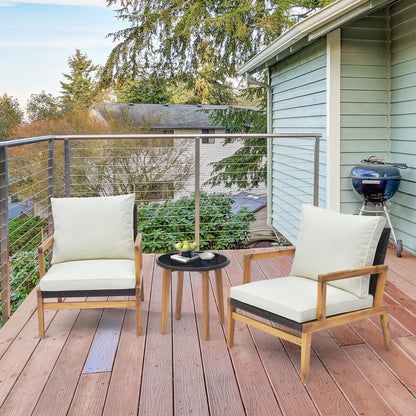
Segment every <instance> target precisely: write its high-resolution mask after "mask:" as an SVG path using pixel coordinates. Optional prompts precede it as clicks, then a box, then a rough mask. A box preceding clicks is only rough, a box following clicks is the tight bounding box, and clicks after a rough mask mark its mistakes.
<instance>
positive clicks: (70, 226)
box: [51, 194, 134, 264]
mask: <svg viewBox="0 0 416 416" xmlns="http://www.w3.org/2000/svg"><path fill="white" fill-rule="evenodd" d="M51 203H52V215H53V222H54V243H53V257H52V264H56V263H60V262H64V261H72V260H85V259H101V258H109V259H132V260H133V259H134V251H133V244H134V241H133V238H134V237H133V207H134V194H130V195H119V196H110V197H97V198H51Z"/></svg>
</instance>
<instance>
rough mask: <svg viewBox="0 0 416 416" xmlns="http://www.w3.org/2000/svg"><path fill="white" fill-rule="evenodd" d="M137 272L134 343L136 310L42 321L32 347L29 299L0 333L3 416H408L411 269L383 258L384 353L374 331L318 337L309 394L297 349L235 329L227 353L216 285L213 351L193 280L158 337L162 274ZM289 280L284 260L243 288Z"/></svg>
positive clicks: (231, 272) (229, 280)
mask: <svg viewBox="0 0 416 416" xmlns="http://www.w3.org/2000/svg"><path fill="white" fill-rule="evenodd" d="M245 252H246V251H244V250H236V251H225V252H224V254H226V255H227V256H229V257H230V259H231V264H230V265H229V266H228V267H227V268H226V269H225V271H224V273H223V280H224V295H225V297H227V296H228V293H229V288H230V285H236V284H240V283H241V279H242V267H241V263H242V256H243V254H244V253H245ZM144 260H145V264H144V276H145V284H146V287H145V288H146V293H145V301H144V302H143V304H142V305H143V324H144V328H145V334H144V335H143V336H141V337H138V336H137V335H136V332H135V311H134V310H133V309H114V310H110V309H107V310H106V311H104V312H103V310H82V311H77V310H60V311H51V310H48V311H45V319H46V325H47V330H46V338H45V339H43V340H42V341H39V339H38V336H37V315H36V297H35V293H32V294H31V295H30V296H29V297H28V298H27V299H26V301H25V302H24V303H23V305H22V306H21V307H20V308H19V309H18V310H17V311H16V313H15V314H14V315H13V317H12V318H11V319H10V320H9V322H8V323H7V324H6V325H5V326H4V328H2V329H1V330H0V357H1V360H0V405H1V408H0V415H7V416H11V415H22V416H28V415H40V416H46V415H53V416H58V415H66V414H69V415H81V416H83V415H88V416H94V415H102V414H104V415H112V416H115V415H120V416H124V415H136V414H140V415H151V416H159V415H160V416H165V415H166V416H167V415H173V414H175V415H185V414H186V415H189V414H193V415H197V416H200V415H210V414H211V415H220V416H223V415H238V416H240V415H246V414H247V415H259V416H265V415H273V416H276V415H295V416H303V415H306V416H309V415H324V416H326V415H336V416H339V415H358V414H359V415H368V416H375V415H376V416H380V415H382V416H385V415H400V416H407V415H416V302H415V300H416V257H414V256H411V255H410V254H408V253H404V255H403V257H402V258H397V257H396V256H395V251H394V249H392V248H390V249H389V253H388V264H389V266H390V269H389V277H388V283H387V288H386V296H385V302H386V303H387V304H389V306H390V317H391V330H392V340H393V349H392V351H385V350H384V347H383V341H382V336H381V332H380V328H379V322H378V321H377V320H375V321H370V320H367V321H361V322H358V323H356V324H354V325H347V326H344V327H341V328H337V329H336V330H332V331H327V332H322V333H320V334H316V335H314V336H313V338H312V347H313V351H312V356H311V371H310V378H309V381H308V383H306V384H303V383H302V382H301V381H300V378H299V368H300V353H299V349H298V348H297V347H296V346H294V345H290V344H288V343H286V342H281V341H280V340H278V339H276V338H274V337H272V336H270V335H268V334H265V333H262V332H260V331H257V330H253V329H248V328H247V327H246V326H245V325H242V324H239V323H238V322H237V324H236V334H235V345H234V347H233V348H231V349H227V347H226V340H225V327H223V326H221V325H220V324H219V322H218V315H217V303H216V302H217V299H215V293H216V291H215V281H214V276H213V275H212V276H210V278H211V293H210V340H209V341H204V340H203V331H202V287H201V285H202V283H201V278H200V275H199V274H198V273H196V274H191V275H189V274H188V275H186V274H185V280H184V292H183V304H182V318H181V320H179V321H176V320H175V319H174V315H173V314H172V302H170V315H169V319H168V328H167V334H166V335H161V334H160V318H161V316H160V310H161V298H162V293H161V290H162V270H161V269H160V268H159V267H158V266H157V265H156V264H155V256H153V255H145V259H144ZM289 270H290V261H289V259H279V260H276V259H275V260H263V261H262V262H261V263H256V264H255V265H254V267H253V275H252V277H253V280H255V279H259V278H267V277H270V276H279V275H284V274H286V273H288V271H289ZM175 293H176V273H174V276H173V299H175V296H174V295H175Z"/></svg>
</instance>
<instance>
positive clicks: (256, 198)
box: [231, 191, 267, 213]
mask: <svg viewBox="0 0 416 416" xmlns="http://www.w3.org/2000/svg"><path fill="white" fill-rule="evenodd" d="M233 199H234V203H233V206H232V208H231V212H233V213H236V212H238V211H239V210H240V209H241V208H243V207H245V208H248V209H249V210H250V211H251V212H253V213H254V212H257V211H258V210H259V209H261V208H264V207H265V206H267V196H265V195H256V194H252V193H251V192H245V191H243V192H239V193H238V194H236V195H234V196H233Z"/></svg>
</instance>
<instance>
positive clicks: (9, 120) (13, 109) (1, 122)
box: [0, 94, 23, 140]
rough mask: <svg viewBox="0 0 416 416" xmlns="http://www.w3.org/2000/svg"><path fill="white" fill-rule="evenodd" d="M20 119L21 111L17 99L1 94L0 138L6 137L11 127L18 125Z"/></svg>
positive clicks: (21, 116) (21, 117)
mask: <svg viewBox="0 0 416 416" xmlns="http://www.w3.org/2000/svg"><path fill="white" fill-rule="evenodd" d="M22 119H23V112H22V110H21V109H20V106H19V102H18V101H17V99H16V98H13V97H10V96H9V95H7V94H3V96H2V97H0V140H1V139H6V138H8V137H9V135H10V132H11V130H12V129H13V127H15V126H17V125H19V124H20V123H21V122H22Z"/></svg>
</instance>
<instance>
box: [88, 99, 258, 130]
mask: <svg viewBox="0 0 416 416" xmlns="http://www.w3.org/2000/svg"><path fill="white" fill-rule="evenodd" d="M228 108H241V109H247V110H258V108H257V107H237V106H236V107H233V106H229V105H200V104H198V105H189V104H132V103H130V104H118V103H101V104H94V105H93V106H92V110H95V111H96V113H97V116H98V117H99V118H101V119H102V120H103V121H105V117H106V114H113V115H121V114H122V112H126V113H127V114H130V115H131V116H132V117H133V118H134V120H137V121H140V122H141V123H142V124H152V128H156V129H215V128H223V127H222V126H220V125H217V124H214V123H213V121H212V120H211V119H210V117H209V112H212V111H213V110H225V109H228Z"/></svg>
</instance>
